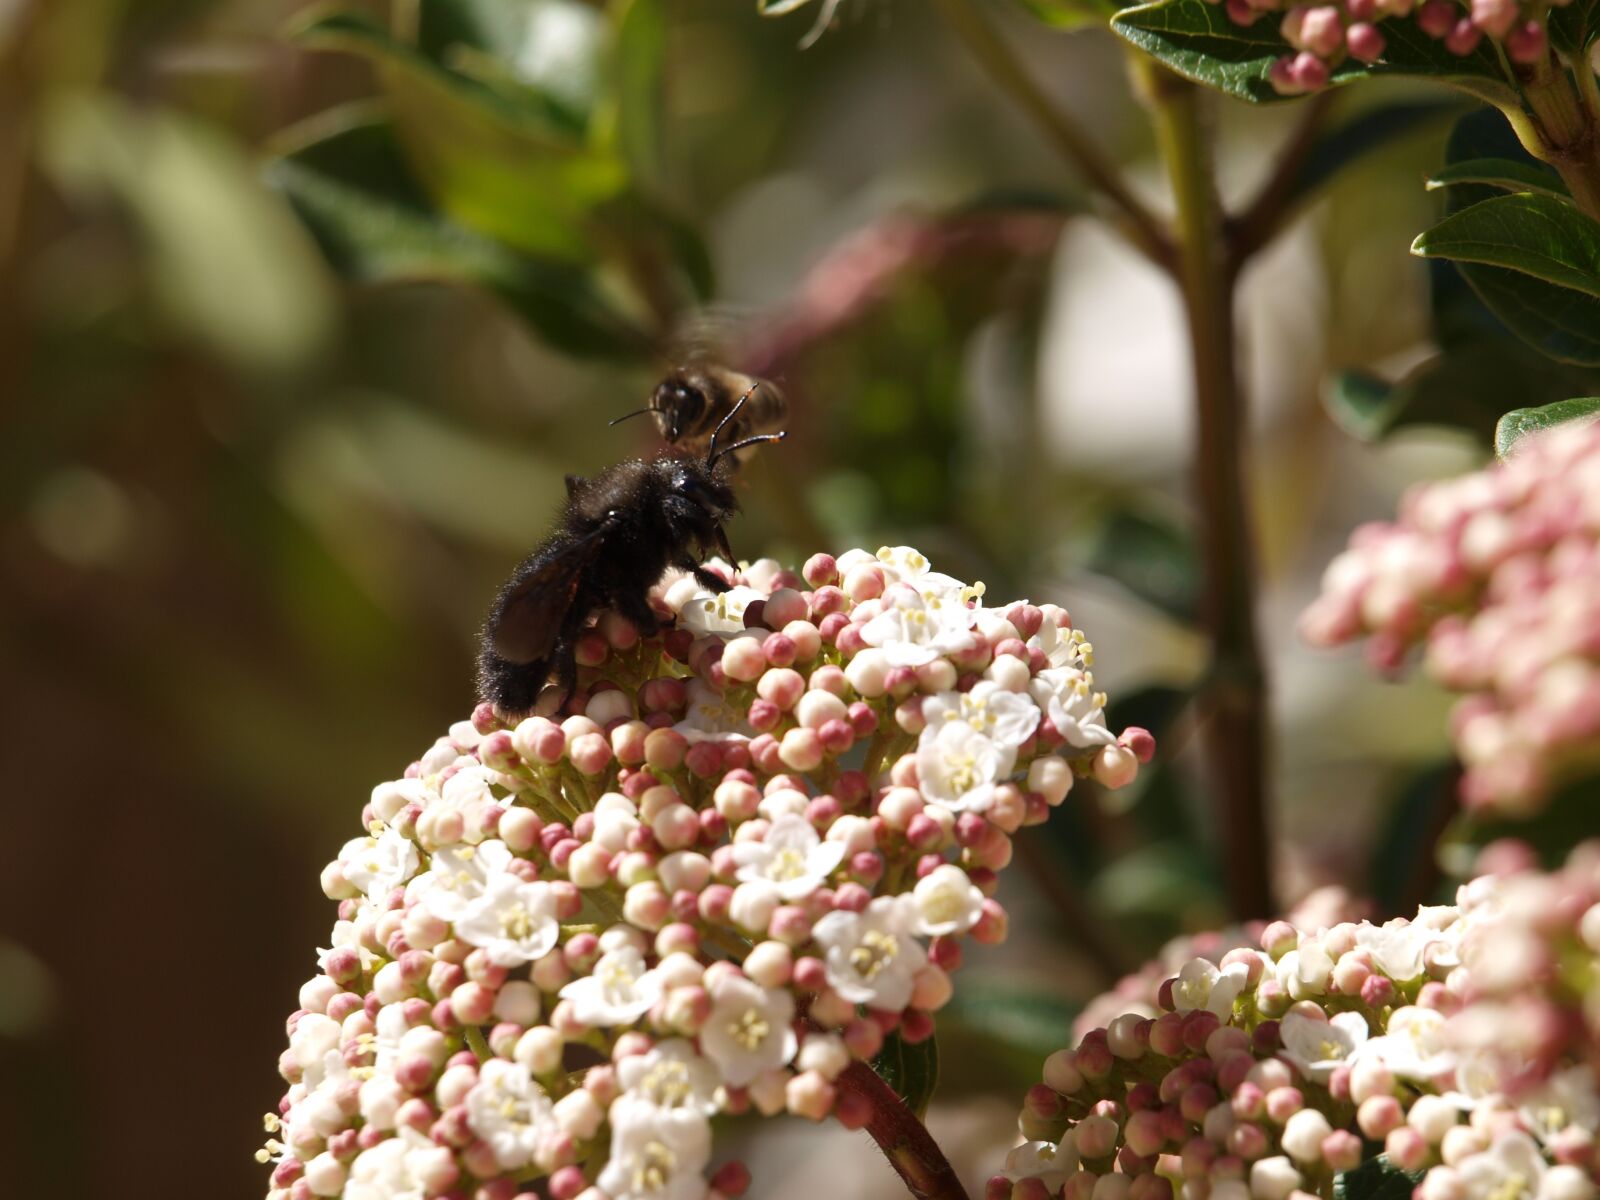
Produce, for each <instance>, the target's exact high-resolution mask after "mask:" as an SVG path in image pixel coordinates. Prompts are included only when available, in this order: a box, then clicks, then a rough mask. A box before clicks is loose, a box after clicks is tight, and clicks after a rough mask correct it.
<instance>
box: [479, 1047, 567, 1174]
mask: <svg viewBox="0 0 1600 1200" xmlns="http://www.w3.org/2000/svg"><path fill="white" fill-rule="evenodd" d="M466 1104H467V1125H468V1126H469V1127H470V1128H471V1129H472V1132H473V1133H475V1134H477V1135H478V1136H479V1137H480V1138H482V1139H483V1140H484V1141H485V1142H487V1143H489V1147H490V1149H492V1150H493V1151H494V1156H495V1160H496V1161H497V1162H499V1164H500V1165H501V1166H502V1167H504V1168H505V1169H506V1170H508V1171H515V1170H518V1169H519V1168H521V1167H525V1166H527V1165H528V1164H529V1163H530V1162H532V1161H533V1152H534V1148H535V1147H536V1146H537V1145H538V1142H539V1139H540V1138H541V1137H542V1136H544V1135H545V1134H546V1133H550V1132H553V1131H554V1130H555V1118H554V1117H552V1116H551V1115H550V1109H551V1104H550V1097H549V1096H548V1095H546V1094H545V1090H544V1088H542V1087H540V1086H539V1084H538V1082H537V1081H535V1080H534V1078H533V1076H532V1075H531V1074H530V1073H529V1072H528V1068H527V1067H525V1066H523V1065H522V1064H521V1063H515V1062H510V1061H508V1060H506V1059H503V1058H491V1059H488V1060H487V1061H486V1062H484V1064H483V1066H481V1067H480V1068H478V1082H477V1083H475V1084H474V1085H473V1086H472V1090H471V1091H469V1092H468V1093H467V1100H466Z"/></svg>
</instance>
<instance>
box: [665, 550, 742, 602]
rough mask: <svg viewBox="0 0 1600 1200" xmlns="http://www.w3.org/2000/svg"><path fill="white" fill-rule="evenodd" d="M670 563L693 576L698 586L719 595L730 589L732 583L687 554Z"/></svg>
mask: <svg viewBox="0 0 1600 1200" xmlns="http://www.w3.org/2000/svg"><path fill="white" fill-rule="evenodd" d="M672 565H673V566H675V567H678V568H680V569H682V570H685V571H687V572H689V574H691V575H693V576H694V577H695V580H696V581H697V582H698V583H699V584H700V586H701V587H703V588H705V589H706V590H707V591H710V592H715V593H717V595H719V596H720V595H721V594H722V593H723V592H726V591H731V590H732V585H731V584H730V583H729V582H728V581H727V580H726V579H724V578H723V577H722V576H721V575H718V574H717V573H716V572H715V571H708V570H706V569H705V568H704V567H702V566H701V565H700V564H699V563H697V562H695V560H694V559H692V558H689V557H688V556H685V557H683V558H680V559H679V560H678V561H677V562H675V563H673V564H672Z"/></svg>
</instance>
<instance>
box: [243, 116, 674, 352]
mask: <svg viewBox="0 0 1600 1200" xmlns="http://www.w3.org/2000/svg"><path fill="white" fill-rule="evenodd" d="M315 128H316V130H317V131H318V133H319V134H321V136H317V137H315V138H314V140H311V141H308V142H307V143H305V144H303V145H301V146H300V147H299V148H297V149H295V150H293V151H292V152H290V153H288V154H285V155H284V156H282V157H281V158H278V159H276V160H275V161H273V162H271V163H270V164H269V165H268V167H267V178H268V179H269V181H271V182H272V183H273V185H274V186H276V187H278V188H279V189H281V190H282V191H283V192H284V194H285V195H287V196H288V197H289V200H290V202H291V203H292V204H293V205H294V207H295V210H296V211H297V212H298V213H299V214H300V216H301V219H302V220H303V221H304V222H305V223H306V225H307V227H308V228H310V230H311V231H312V233H313V234H314V235H315V237H316V239H317V241H318V243H319V244H320V245H321V246H322V249H323V252H324V253H325V254H326V255H327V257H328V259H329V261H330V262H332V263H333V265H334V267H335V268H336V269H337V270H338V271H339V272H340V273H341V274H343V275H345V276H346V277H348V278H350V279H356V280H364V281H374V282H388V281H399V280H422V279H432V280H450V281H454V282H460V283H469V284H477V285H480V286H483V287H485V288H487V289H489V290H490V291H492V292H493V293H495V294H496V295H497V296H499V297H500V298H501V299H502V300H504V301H505V302H506V303H507V304H508V305H510V307H511V308H512V309H513V310H514V311H515V312H516V313H517V314H518V315H519V316H521V317H522V318H523V320H525V321H526V322H527V323H528V324H529V325H530V326H532V327H533V328H534V330H536V331H537V332H538V333H539V335H540V336H541V337H543V338H544V339H545V340H547V341H548V342H549V343H550V344H551V345H553V346H555V347H557V348H558V349H561V350H565V351H567V352H569V353H572V354H578V355H587V356H599V357H631V356H635V355H642V354H643V353H645V352H646V349H647V347H648V344H649V340H648V338H647V336H646V335H645V334H644V333H643V332H642V331H641V330H639V329H638V328H637V327H636V326H634V325H633V324H632V323H631V322H630V321H628V320H627V318H625V317H623V316H622V315H620V314H618V313H617V312H616V311H615V310H614V309H613V308H612V307H611V306H610V305H609V304H608V303H607V301H606V300H605V298H604V296H603V294H602V293H601V292H600V291H599V290H598V289H597V288H596V287H595V285H594V283H593V281H592V280H591V279H590V278H589V277H588V276H587V274H586V273H585V272H583V271H582V270H580V269H577V268H574V267H572V266H569V265H566V264H561V263H550V262H544V261H540V260H538V259H534V258H531V257H529V256H527V255H523V254H519V253H517V252H516V251H514V250H512V249H510V248H508V247H506V246H504V245H501V244H499V243H497V242H494V241H492V240H490V239H489V238H486V237H482V236H480V235H478V234H476V233H473V232H472V231H470V230H466V229H463V228H461V227H460V226H459V225H456V224H454V223H452V222H451V221H450V220H449V219H448V218H446V217H444V216H442V215H441V214H440V213H438V212H437V211H436V210H435V209H434V208H433V207H432V206H431V205H430V203H429V201H428V199H427V197H426V196H424V195H423V194H422V192H421V191H420V190H419V189H418V187H417V185H416V183H415V182H414V181H413V180H412V178H411V176H410V174H409V173H408V172H407V170H406V165H405V163H404V161H403V160H402V158H401V154H400V151H399V148H398V146H397V145H396V144H395V139H394V137H393V132H392V130H391V128H390V126H389V124H388V122H387V121H384V120H382V119H371V118H370V117H366V118H363V117H362V116H359V115H357V114H356V113H351V112H345V113H343V114H336V115H335V118H334V119H323V120H319V121H318V122H316V124H315Z"/></svg>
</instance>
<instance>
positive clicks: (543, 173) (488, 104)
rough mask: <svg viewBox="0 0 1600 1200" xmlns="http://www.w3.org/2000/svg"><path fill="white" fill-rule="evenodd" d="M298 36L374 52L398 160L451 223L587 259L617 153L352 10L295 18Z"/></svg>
mask: <svg viewBox="0 0 1600 1200" xmlns="http://www.w3.org/2000/svg"><path fill="white" fill-rule="evenodd" d="M298 36H299V37H300V39H301V40H302V41H304V42H305V43H306V44H308V45H311V46H315V47H318V48H321V49H327V50H341V51H346V52H349V53H353V54H360V55H363V56H365V57H367V58H370V59H372V60H373V61H374V62H375V63H377V64H378V67H379V77H380V79H381V80H382V81H383V83H384V87H385V91H386V92H387V95H388V99H389V111H390V115H391V119H392V122H393V126H394V130H395V133H396V136H397V137H398V138H399V140H400V142H401V144H402V145H403V147H404V149H405V153H406V160H407V162H408V163H409V164H410V166H411V168H412V170H414V171H415V172H416V174H417V177H418V178H419V179H420V180H421V182H422V184H423V186H424V187H425V188H426V189H427V191H428V193H429V195H430V196H431V197H432V198H433V200H434V202H435V203H436V204H437V205H438V206H439V207H440V208H442V209H443V210H444V211H445V212H447V213H449V214H450V215H451V216H452V217H454V218H455V219H456V220H457V221H459V222H461V223H462V224H464V225H468V226H470V227H472V228H474V229H477V230H478V231H480V232H482V233H486V234H489V235H490V236H492V237H495V238H497V239H499V240H501V241H504V242H508V243H510V244H511V245H513V246H516V247H518V248H520V249H522V250H526V251H528V252H530V253H533V254H538V255H541V256H543V257H546V258H559V259H564V260H566V261H568V262H575V263H592V262H594V261H595V260H596V258H597V257H598V256H599V252H598V250H597V249H596V247H595V245H594V244H593V240H592V238H591V236H590V231H589V228H588V220H589V215H590V213H591V212H592V210H593V208H594V206H595V205H597V204H599V203H601V202H602V201H604V200H606V199H609V198H611V197H613V196H616V195H618V194H619V193H620V192H621V191H622V190H623V188H624V186H625V185H626V182H627V170H626V167H625V166H624V164H623V163H622V161H621V160H620V159H618V158H617V157H615V156H614V155H612V154H611V153H609V152H608V151H604V150H596V149H592V148H589V147H587V146H585V145H583V144H582V143H578V142H574V141H572V140H570V139H565V138H562V137H560V136H557V135H556V134H554V133H552V130H551V128H550V126H549V124H548V122H544V121H541V120H538V119H536V118H535V117H533V116H532V115H530V114H529V113H528V112H527V111H526V110H525V109H523V108H520V107H519V106H517V105H516V104H514V103H512V102H510V101H508V100H507V99H506V98H505V97H504V96H502V95H500V94H499V93H497V92H494V91H492V90H490V89H486V88H484V87H483V86H482V85H481V84H480V83H478V82H477V81H474V80H472V79H468V78H467V77H465V76H463V75H460V74H457V73H455V72H451V71H447V70H445V69H443V68H442V67H440V66H439V65H438V64H437V63H435V62H433V61H431V60H430V59H428V58H427V57H426V56H424V55H423V54H422V53H420V52H419V51H418V50H416V49H415V48H413V47H411V46H407V45H405V44H403V43H401V42H397V41H395V40H394V39H393V38H392V37H390V36H389V34H388V32H387V31H386V30H385V29H383V28H382V26H380V25H378V24H377V23H376V22H374V21H373V20H372V19H371V18H369V17H367V16H365V15H364V14H360V13H347V12H326V13H323V14H321V15H319V16H314V17H312V18H311V19H309V20H307V21H304V22H302V24H301V25H300V26H299V32H298Z"/></svg>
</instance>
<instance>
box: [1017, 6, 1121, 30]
mask: <svg viewBox="0 0 1600 1200" xmlns="http://www.w3.org/2000/svg"><path fill="white" fill-rule="evenodd" d="M1015 3H1016V4H1017V5H1018V6H1019V7H1021V8H1022V9H1023V10H1024V11H1025V12H1027V13H1028V14H1030V15H1031V16H1033V17H1035V18H1036V19H1038V20H1040V21H1043V22H1044V23H1045V24H1046V25H1049V26H1050V27H1052V28H1054V29H1077V28H1079V27H1080V26H1083V25H1104V24H1105V22H1106V19H1107V18H1108V17H1110V16H1111V15H1112V14H1114V13H1115V12H1116V11H1117V6H1116V5H1115V4H1114V3H1111V2H1110V0H1015Z"/></svg>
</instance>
